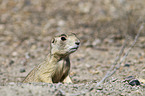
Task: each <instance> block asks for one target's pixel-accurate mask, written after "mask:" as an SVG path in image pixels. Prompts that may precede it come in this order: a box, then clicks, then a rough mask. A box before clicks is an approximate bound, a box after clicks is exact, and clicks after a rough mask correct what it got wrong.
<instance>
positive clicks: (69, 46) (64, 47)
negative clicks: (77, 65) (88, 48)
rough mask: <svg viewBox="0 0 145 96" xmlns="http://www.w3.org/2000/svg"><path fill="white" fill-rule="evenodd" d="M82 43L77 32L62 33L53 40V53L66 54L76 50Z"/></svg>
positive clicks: (51, 51)
mask: <svg viewBox="0 0 145 96" xmlns="http://www.w3.org/2000/svg"><path fill="white" fill-rule="evenodd" d="M79 45H80V40H79V39H78V38H77V37H76V35H75V34H71V35H66V34H61V35H60V36H56V37H54V38H53V39H52V40H51V50H50V53H51V54H55V55H59V56H66V55H69V54H71V53H73V52H75V51H76V50H77V49H78V47H79Z"/></svg>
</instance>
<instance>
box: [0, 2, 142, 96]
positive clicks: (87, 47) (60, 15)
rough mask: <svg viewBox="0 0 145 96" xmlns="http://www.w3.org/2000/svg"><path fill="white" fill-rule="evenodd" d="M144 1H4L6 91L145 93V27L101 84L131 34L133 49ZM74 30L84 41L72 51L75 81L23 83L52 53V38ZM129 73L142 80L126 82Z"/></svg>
mask: <svg viewBox="0 0 145 96" xmlns="http://www.w3.org/2000/svg"><path fill="white" fill-rule="evenodd" d="M144 4H145V1H144V0H138V1H135V0H128V1H125V0H110V1H109V0H104V1H103V0H89V1H88V0H83V1H80V0H69V1H67V0H62V1H61V2H60V1H59V0H49V1H46V0H37V1H36V0H21V1H17V0H0V10H1V11H0V93H1V96H22V95H24V94H25V96H46V95H49V96H64V95H66V96H80V95H87V96H95V95H96V96H144V95H145V87H144V86H145V85H144V84H145V32H144V30H143V32H142V33H141V36H140V38H139V39H138V42H137V44H136V46H135V47H134V48H133V50H132V51H131V52H130V54H129V56H128V57H127V59H126V60H125V61H124V62H123V63H122V64H121V66H120V69H119V70H117V72H116V73H115V74H114V75H113V76H112V77H110V78H108V79H107V80H106V82H105V83H104V84H103V85H101V86H100V87H97V88H96V84H97V82H99V81H100V80H101V79H102V78H103V76H104V75H105V74H106V72H107V70H108V69H109V68H110V67H111V65H112V63H113V62H114V60H115V58H116V56H117V55H118V53H119V50H120V49H121V46H122V44H123V42H124V38H125V36H127V38H128V42H127V48H128V47H129V46H130V45H131V43H132V42H133V39H134V36H135V35H136V33H137V30H138V28H139V25H140V24H141V23H142V22H143V21H145V18H144V17H145V13H144V12H145V6H144ZM70 32H73V33H76V34H77V36H78V37H79V38H80V40H81V46H80V48H79V49H78V50H77V52H75V53H73V54H72V55H71V71H70V75H71V78H72V80H73V81H74V84H61V83H58V84H47V83H32V84H22V83H20V82H21V81H22V80H23V79H24V77H25V76H26V75H27V74H28V73H29V72H30V71H31V70H32V68H34V67H35V66H36V65H37V64H39V63H40V62H42V61H43V60H44V58H45V57H46V56H47V54H48V53H49V49H50V47H49V42H50V40H51V38H52V37H53V36H55V35H58V34H61V33H70ZM127 48H126V49H125V52H126V51H127ZM128 76H134V77H135V78H136V79H137V80H139V82H140V83H141V85H139V86H131V85H129V83H128V82H124V80H125V78H126V77H128Z"/></svg>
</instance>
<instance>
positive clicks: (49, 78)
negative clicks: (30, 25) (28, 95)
mask: <svg viewBox="0 0 145 96" xmlns="http://www.w3.org/2000/svg"><path fill="white" fill-rule="evenodd" d="M79 43H80V41H79V39H78V38H77V37H76V35H75V34H71V35H65V34H62V35H60V36H57V37H54V38H53V39H52V41H51V49H50V54H49V55H48V56H47V58H46V59H45V61H44V62H42V63H41V64H39V65H38V66H37V67H35V68H34V69H33V70H32V71H31V72H30V73H29V74H28V75H27V76H26V78H25V79H24V80H23V83H29V82H46V83H58V82H63V83H72V81H71V79H70V77H69V75H68V74H69V70H70V59H69V55H70V54H71V53H73V52H75V51H76V50H77V48H78V47H79Z"/></svg>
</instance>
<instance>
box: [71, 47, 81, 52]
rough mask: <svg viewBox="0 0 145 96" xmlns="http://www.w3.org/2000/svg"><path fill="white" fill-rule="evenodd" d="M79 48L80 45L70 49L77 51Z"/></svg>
mask: <svg viewBox="0 0 145 96" xmlns="http://www.w3.org/2000/svg"><path fill="white" fill-rule="evenodd" d="M78 48H79V46H75V47H72V48H70V51H76V50H77V49H78Z"/></svg>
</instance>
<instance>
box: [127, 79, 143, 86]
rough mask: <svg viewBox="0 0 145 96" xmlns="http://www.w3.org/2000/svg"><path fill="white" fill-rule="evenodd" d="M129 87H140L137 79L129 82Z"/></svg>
mask: <svg viewBox="0 0 145 96" xmlns="http://www.w3.org/2000/svg"><path fill="white" fill-rule="evenodd" d="M129 85H131V86H135V85H140V82H139V81H138V80H137V79H134V80H131V81H129Z"/></svg>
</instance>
